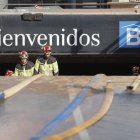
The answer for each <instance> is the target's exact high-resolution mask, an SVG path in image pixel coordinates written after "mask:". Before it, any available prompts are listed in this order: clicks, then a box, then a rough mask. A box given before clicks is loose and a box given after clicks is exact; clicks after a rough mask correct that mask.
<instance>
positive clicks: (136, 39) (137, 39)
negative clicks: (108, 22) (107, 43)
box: [119, 21, 140, 48]
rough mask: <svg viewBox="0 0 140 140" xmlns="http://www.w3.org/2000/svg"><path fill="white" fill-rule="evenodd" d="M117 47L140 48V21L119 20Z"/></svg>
mask: <svg viewBox="0 0 140 140" xmlns="http://www.w3.org/2000/svg"><path fill="white" fill-rule="evenodd" d="M119 29H120V32H119V47H120V48H140V21H120V24H119Z"/></svg>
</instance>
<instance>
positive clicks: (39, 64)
mask: <svg viewBox="0 0 140 140" xmlns="http://www.w3.org/2000/svg"><path fill="white" fill-rule="evenodd" d="M41 49H42V51H43V53H44V55H43V56H42V57H39V58H37V60H36V63H35V70H36V71H37V72H38V73H41V74H45V75H46V76H56V75H58V74H59V68H58V63H57V60H56V58H55V57H53V56H51V53H52V49H51V47H50V46H49V45H46V46H44V47H42V48H41Z"/></svg>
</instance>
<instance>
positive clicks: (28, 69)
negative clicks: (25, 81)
mask: <svg viewBox="0 0 140 140" xmlns="http://www.w3.org/2000/svg"><path fill="white" fill-rule="evenodd" d="M34 74H36V72H35V69H34V63H33V62H30V61H27V63H26V64H25V65H22V64H20V63H19V64H17V65H16V67H15V71H14V74H13V75H12V76H33V75H34Z"/></svg>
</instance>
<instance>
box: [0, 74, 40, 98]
mask: <svg viewBox="0 0 140 140" xmlns="http://www.w3.org/2000/svg"><path fill="white" fill-rule="evenodd" d="M41 76H42V75H40V74H39V75H35V76H32V77H30V78H28V79H27V80H24V81H23V82H21V83H19V84H17V85H15V86H13V87H11V88H9V89H7V90H5V91H3V92H1V94H0V99H1V100H5V99H7V98H9V97H11V96H13V95H14V94H16V93H17V92H18V91H20V90H21V89H23V88H24V87H25V86H27V85H28V84H30V83H31V82H33V81H34V80H36V79H38V78H40V77H41Z"/></svg>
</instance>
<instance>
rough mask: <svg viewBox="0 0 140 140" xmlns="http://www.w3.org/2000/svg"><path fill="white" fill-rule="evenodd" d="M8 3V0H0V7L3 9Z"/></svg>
mask: <svg viewBox="0 0 140 140" xmlns="http://www.w3.org/2000/svg"><path fill="white" fill-rule="evenodd" d="M7 4H8V0H1V1H0V9H3V8H4V7H5V5H7Z"/></svg>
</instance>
